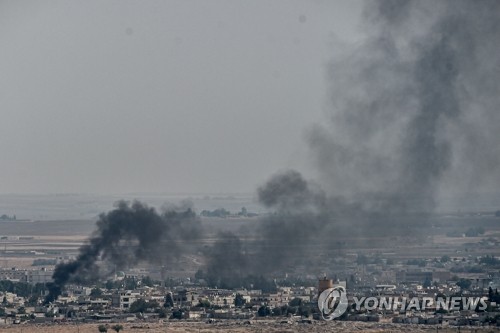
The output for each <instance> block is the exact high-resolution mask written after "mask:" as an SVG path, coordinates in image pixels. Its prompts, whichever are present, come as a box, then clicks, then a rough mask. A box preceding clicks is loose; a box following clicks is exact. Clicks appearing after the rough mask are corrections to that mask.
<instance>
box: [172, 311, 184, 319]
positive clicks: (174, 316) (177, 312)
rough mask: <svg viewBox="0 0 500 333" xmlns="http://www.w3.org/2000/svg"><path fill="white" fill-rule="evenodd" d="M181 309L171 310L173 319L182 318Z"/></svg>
mask: <svg viewBox="0 0 500 333" xmlns="http://www.w3.org/2000/svg"><path fill="white" fill-rule="evenodd" d="M182 315H183V313H182V310H181V309H178V310H175V311H174V312H172V318H174V319H182Z"/></svg>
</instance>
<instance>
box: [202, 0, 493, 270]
mask: <svg viewBox="0 0 500 333" xmlns="http://www.w3.org/2000/svg"><path fill="white" fill-rule="evenodd" d="M363 17H364V26H365V29H366V38H365V40H364V42H363V43H361V44H360V45H358V46H356V48H355V49H354V50H349V51H345V52H344V54H342V55H341V56H339V57H337V58H335V59H334V60H333V61H332V63H331V65H330V68H329V72H328V74H329V78H330V82H331V107H330V108H329V110H328V113H327V116H328V121H327V122H326V123H324V124H322V125H321V126H316V127H315V128H313V130H311V131H310V132H309V136H308V141H309V144H310V147H311V148H312V155H313V156H314V161H315V163H314V164H315V165H316V166H317V167H318V169H319V171H320V173H319V174H320V176H319V178H318V181H317V182H318V183H320V184H321V188H322V189H320V188H319V186H317V185H313V184H314V183H311V182H309V181H306V180H305V179H304V178H303V177H302V175H301V174H300V173H298V172H296V171H293V170H288V171H284V172H280V173H278V174H276V175H275V176H273V177H272V178H271V179H270V180H269V181H268V182H267V183H266V184H265V185H263V186H262V187H260V188H259V189H258V198H259V201H260V202H261V203H262V204H263V205H264V206H265V207H267V208H269V209H270V210H272V211H274V213H273V214H271V215H269V216H268V217H265V218H264V220H263V221H262V222H263V223H262V224H261V227H260V229H259V231H258V239H259V240H258V241H256V242H255V243H253V244H251V245H252V246H251V248H252V251H244V250H243V247H242V245H241V243H240V241H239V240H236V239H234V237H232V238H231V239H230V241H229V242H228V243H227V244H229V245H228V246H229V247H228V251H229V249H230V251H231V252H234V253H238V256H244V257H245V260H242V259H238V260H237V263H234V262H224V261H223V260H222V257H220V258H218V259H217V260H216V262H217V263H218V266H217V267H218V268H217V269H218V270H220V271H224V265H236V266H237V267H238V268H237V269H238V270H239V271H242V270H243V271H244V270H247V271H248V272H252V271H259V272H273V271H277V270H281V269H283V268H286V267H287V265H289V264H290V263H291V262H292V261H293V260H296V258H297V257H300V256H301V255H302V254H303V255H305V257H306V260H310V259H312V258H315V257H318V254H319V253H322V252H324V251H325V250H328V246H329V243H333V242H334V241H335V238H336V237H338V236H339V234H340V235H342V234H344V235H346V236H348V237H349V236H352V235H355V234H363V235H365V236H366V235H371V234H378V235H381V233H382V234H383V235H385V236H387V234H389V233H390V232H393V231H395V232H396V233H399V234H405V235H411V234H418V230H416V229H415V228H418V229H422V225H424V224H425V223H426V221H427V219H428V218H429V215H428V213H432V212H433V211H435V209H436V207H437V205H438V204H439V198H440V195H443V194H453V193H457V192H460V191H469V190H488V189H489V190H498V186H499V185H500V172H499V171H500V135H498V128H499V125H500V112H499V106H500V94H499V92H500V89H499V88H500V86H499V85H500V75H499V74H500V57H499V56H498V54H500V1H496V0H479V1H468V0H443V1H404V0H382V1H370V2H367V5H366V8H365V10H364V16H363ZM409 228H414V229H413V231H410V230H409ZM220 241H221V242H222V243H224V242H225V241H224V239H221V240H220ZM218 246H219V247H220V248H223V247H222V244H219V245H218ZM315 246H316V247H315ZM311 249H312V251H311ZM211 262H215V261H211ZM240 263H243V264H240Z"/></svg>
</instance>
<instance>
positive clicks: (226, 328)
mask: <svg viewBox="0 0 500 333" xmlns="http://www.w3.org/2000/svg"><path fill="white" fill-rule="evenodd" d="M113 325H114V324H108V326H109V327H110V328H109V330H108V332H110V333H112V332H114V330H112V329H111V326H113ZM122 325H123V327H124V329H123V331H121V332H137V333H142V332H144V333H160V332H175V333H198V332H199V333H208V332H224V333H225V332H227V333H230V332H231V333H232V332H235V333H247V332H248V333H250V332H259V333H264V332H275V333H278V332H279V333H282V332H283V333H284V332H290V333H292V332H303V333H306V332H317V333H320V332H347V333H349V332H368V333H382V332H387V333H389V332H394V333H396V332H422V333H424V332H425V333H431V332H435V331H436V327H435V326H421V325H420V326H416V325H397V324H382V323H360V322H314V324H297V323H294V324H280V323H279V322H257V323H256V322H253V323H252V324H251V325H246V324H244V321H221V322H218V323H215V324H207V323H204V322H170V323H127V324H122ZM98 326H99V324H80V325H75V324H67V323H59V324H53V325H48V324H46V325H34V324H23V325H11V326H4V327H1V326H0V332H2V333H3V332H5V333H7V332H9V333H14V332H15V333H20V332H26V333H28V332H29V333H31V332H37V333H38V332H39V333H49V332H50V333H69V332H72V333H96V332H99V330H98ZM495 331H496V328H487V327H486V328H479V327H477V328H470V327H468V328H463V327H462V328H461V330H460V332H495ZM439 332H440V333H451V332H459V330H458V328H440V329H439Z"/></svg>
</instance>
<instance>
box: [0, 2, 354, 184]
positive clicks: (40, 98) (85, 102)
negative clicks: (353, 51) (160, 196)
mask: <svg viewBox="0 0 500 333" xmlns="http://www.w3.org/2000/svg"><path fill="white" fill-rule="evenodd" d="M360 12H361V3H360V2H359V1H352V0H347V1H339V0H337V1H326V0H325V1H234V0H230V1H220V0H218V1H185V0H182V1H122V0H120V1H102V0H99V1H89V0H86V1H22V2H21V1H2V2H0V43H1V45H2V51H1V52H0V66H1V67H0V73H1V75H0V114H1V119H2V122H1V123H2V126H1V129H0V152H1V160H0V192H1V193H64V192H71V193H75V192H85V193H126V192H171V193H178V192H183V193H185V192H190V193H193V192H206V193H218V192H252V191H254V190H255V188H256V187H257V186H258V185H260V184H262V183H263V182H264V181H265V180H266V179H267V178H268V177H269V176H270V175H271V174H273V173H274V172H276V171H277V170H279V169H284V168H291V167H294V168H299V169H303V168H307V167H308V164H307V162H306V161H307V153H305V151H306V150H307V148H306V146H307V145H306V143H305V140H304V131H306V130H307V129H308V128H310V126H311V125H312V124H314V123H318V122H321V120H322V117H323V116H322V113H323V111H324V108H325V107H326V105H327V101H328V97H327V76H326V68H325V67H326V65H327V63H328V61H329V60H330V59H331V58H332V54H334V53H335V52H336V51H338V50H336V48H339V47H341V45H343V44H342V43H347V44H349V43H356V41H357V40H359V39H360V35H359V32H358V25H359V17H360Z"/></svg>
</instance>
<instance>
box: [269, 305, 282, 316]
mask: <svg viewBox="0 0 500 333" xmlns="http://www.w3.org/2000/svg"><path fill="white" fill-rule="evenodd" d="M272 313H273V316H276V317H278V316H281V315H282V314H283V312H282V310H281V308H279V307H276V308H274V309H273V311H272Z"/></svg>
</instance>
